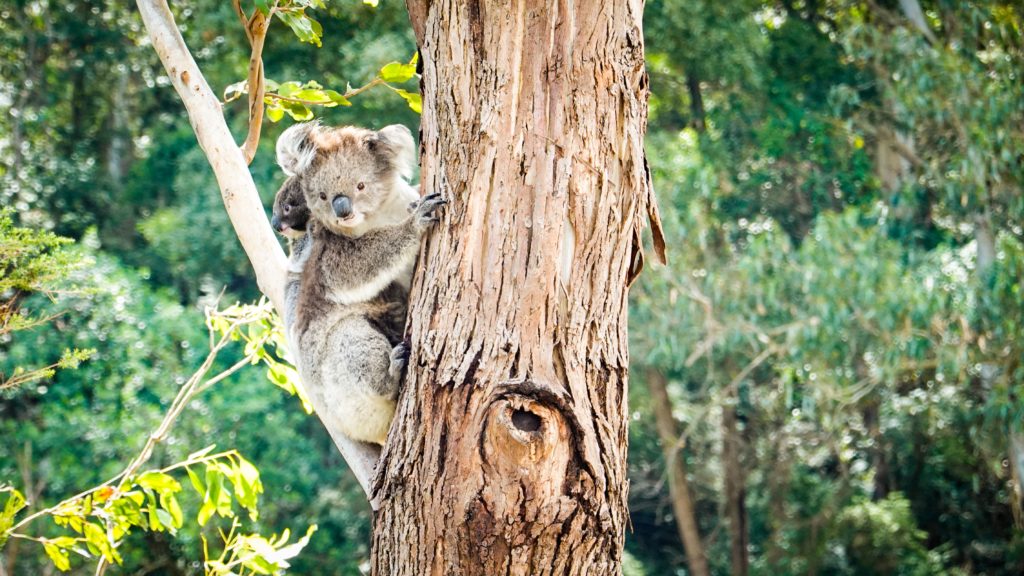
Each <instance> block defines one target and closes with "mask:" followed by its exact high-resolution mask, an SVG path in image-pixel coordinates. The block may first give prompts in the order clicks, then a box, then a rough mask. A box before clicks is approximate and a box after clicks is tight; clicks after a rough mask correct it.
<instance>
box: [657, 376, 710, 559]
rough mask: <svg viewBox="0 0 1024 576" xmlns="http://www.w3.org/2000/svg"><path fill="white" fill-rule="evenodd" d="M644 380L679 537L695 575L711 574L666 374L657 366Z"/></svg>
mask: <svg viewBox="0 0 1024 576" xmlns="http://www.w3.org/2000/svg"><path fill="white" fill-rule="evenodd" d="M644 380H645V381H646V382H647V389H648V390H649V391H650V393H651V407H652V409H653V411H654V422H655V425H656V426H657V427H658V437H659V438H661V448H662V451H663V452H664V454H665V466H666V467H667V470H666V472H667V473H668V491H669V495H670V496H671V498H672V511H673V512H674V513H675V517H676V527H677V528H678V530H679V539H680V540H682V542H683V548H684V549H685V550H686V563H687V565H689V567H690V572H691V573H692V574H694V576H708V575H709V574H710V573H711V572H710V570H709V568H708V559H707V556H706V555H705V552H704V543H703V542H702V541H701V538H700V530H699V528H698V524H697V512H696V509H695V507H694V505H693V496H692V495H691V492H690V481H689V480H688V479H687V477H686V458H685V457H684V456H683V453H682V447H681V446H679V437H680V434H679V426H678V425H677V424H676V419H675V417H674V416H673V415H672V400H671V399H670V398H669V397H668V390H667V385H668V381H667V379H666V378H665V375H664V374H662V373H661V372H660V371H658V370H653V369H651V370H647V371H646V372H645V374H644Z"/></svg>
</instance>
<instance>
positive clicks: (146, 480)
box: [135, 471, 181, 494]
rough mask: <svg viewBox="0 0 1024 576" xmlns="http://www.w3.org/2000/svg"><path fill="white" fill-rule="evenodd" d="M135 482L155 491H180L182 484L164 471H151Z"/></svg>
mask: <svg viewBox="0 0 1024 576" xmlns="http://www.w3.org/2000/svg"><path fill="white" fill-rule="evenodd" d="M135 484H137V485H139V486H141V487H142V488H149V489H150V490H153V491H154V492H158V493H161V494H162V493H164V492H180V491H181V484H179V483H178V481H177V480H175V479H174V478H171V477H170V476H168V475H167V474H164V473H163V472H156V471H150V472H146V473H144V474H143V475H142V476H139V477H138V478H136V479H135Z"/></svg>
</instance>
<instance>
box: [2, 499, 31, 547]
mask: <svg viewBox="0 0 1024 576" xmlns="http://www.w3.org/2000/svg"><path fill="white" fill-rule="evenodd" d="M0 492H8V493H9V495H8V496H7V503H6V504H4V511H3V512H2V513H0V547H3V545H4V543H5V542H7V532H8V531H9V530H10V529H11V526H14V516H15V515H16V514H17V513H18V512H19V511H21V510H22V509H23V508H24V507H25V497H24V496H23V495H22V494H21V492H18V491H17V490H15V489H14V488H12V487H10V486H4V487H0Z"/></svg>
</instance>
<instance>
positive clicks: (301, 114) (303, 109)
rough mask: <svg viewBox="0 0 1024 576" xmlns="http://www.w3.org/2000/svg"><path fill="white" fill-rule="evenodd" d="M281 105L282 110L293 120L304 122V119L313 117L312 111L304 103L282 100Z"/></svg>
mask: <svg viewBox="0 0 1024 576" xmlns="http://www.w3.org/2000/svg"><path fill="white" fill-rule="evenodd" d="M281 106H282V107H283V108H284V111H285V112H287V113H288V115H289V116H291V117H292V120H295V121H296V122H305V121H306V120H312V119H313V111H312V110H310V109H309V107H308V106H306V105H305V104H299V103H297V102H282V103H281Z"/></svg>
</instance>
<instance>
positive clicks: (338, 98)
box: [324, 90, 352, 106]
mask: <svg viewBox="0 0 1024 576" xmlns="http://www.w3.org/2000/svg"><path fill="white" fill-rule="evenodd" d="M324 94H326V95H327V98H329V99H330V101H331V102H333V103H335V104H340V105H341V106H351V105H352V103H351V102H349V101H348V98H345V96H344V94H341V93H340V92H336V91H334V90H324Z"/></svg>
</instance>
